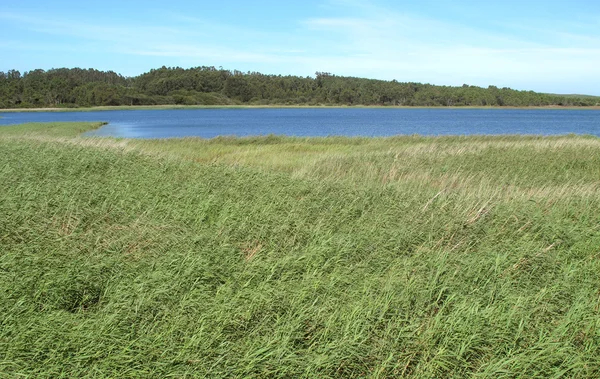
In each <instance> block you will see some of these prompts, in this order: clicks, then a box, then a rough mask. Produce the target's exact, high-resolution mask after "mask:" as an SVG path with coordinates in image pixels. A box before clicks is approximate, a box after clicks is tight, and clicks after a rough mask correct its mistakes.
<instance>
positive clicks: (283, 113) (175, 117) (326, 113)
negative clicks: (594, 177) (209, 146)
mask: <svg viewBox="0 0 600 379" xmlns="http://www.w3.org/2000/svg"><path fill="white" fill-rule="evenodd" d="M51 121H106V122H108V123H109V124H108V125H106V126H104V127H102V128H100V129H98V130H96V131H93V132H90V133H88V134H87V135H94V136H113V137H127V138H168V137H188V136H199V137H204V138H211V137H215V136H230V135H236V136H249V135H266V134H276V135H290V136H330V135H342V136H391V135H399V134H422V135H468V134H542V135H560V134H567V133H575V134H591V135H596V136H600V111H597V110H562V109H561V110H554V109H553V110H546V109H542V110H539V109H537V110H536V109H531V110H529V109H418V108H415V109H412V108H409V109H397V108H396V109H394V108H389V109H386V108H383V109H381V108H371V109H368V108H367V109H365V108H343V109H340V108H301V109H294V108H281V109H278V108H268V109H260V108H257V109H177V110H117V111H95V112H23V113H8V112H7V113H0V125H10V124H19V123H25V122H51Z"/></svg>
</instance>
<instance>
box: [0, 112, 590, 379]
mask: <svg viewBox="0 0 600 379" xmlns="http://www.w3.org/2000/svg"><path fill="white" fill-rule="evenodd" d="M98 126H99V125H98V124H93V123H69V124H64V123H62V124H61V123H55V124H28V125H20V126H10V127H8V126H7V127H1V128H0V151H1V153H0V246H1V247H2V252H1V254H0V293H1V294H2V295H1V296H0V320H1V321H2V327H1V328H0V372H3V373H4V375H6V376H7V377H16V376H35V377H85V376H89V377H102V376H107V377H108V376H113V377H114V376H120V377H123V376H125V377H127V376H129V377H166V376H178V377H184V376H186V375H187V376H203V375H205V376H212V377H224V376H233V377H246V376H254V377H380V378H382V377H400V376H405V377H416V378H417V377H419V378H420V377H457V378H458V377H460V378H463V377H471V376H472V377H489V378H498V377H511V378H512V377H545V378H546V377H560V376H565V375H566V376H571V377H598V376H600V369H599V367H600V317H599V316H600V314H599V312H600V311H599V307H600V296H599V292H598V283H600V182H599V181H598V178H600V140H599V139H598V138H595V137H585V136H562V137H536V136H503V137H481V136H480V137H419V136H406V137H392V138H372V139H369V138H342V137H335V138H290V137H277V136H267V137H255V138H215V139H210V140H204V139H199V138H187V139H170V140H128V139H114V138H84V137H81V136H80V134H81V133H82V132H84V131H86V130H89V129H92V128H95V127H98Z"/></svg>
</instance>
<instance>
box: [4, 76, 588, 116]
mask: <svg viewBox="0 0 600 379" xmlns="http://www.w3.org/2000/svg"><path fill="white" fill-rule="evenodd" d="M171 104H172V105H244V104H247V105H312V106H318V105H349V106H352V105H357V106H358V105H364V106H500V107H502V106H517V107H521V106H595V105H600V97H593V96H583V95H582V96H579V95H575V96H574V95H554V94H545V93H537V92H533V91H518V90H513V89H510V88H498V87H495V86H489V87H487V88H482V87H477V86H471V85H467V84H464V85H462V86H458V87H453V86H438V85H431V84H422V83H412V82H399V81H396V80H392V81H385V80H375V79H365V78H356V77H344V76H337V75H334V74H331V73H327V72H316V73H315V76H314V77H300V76H292V75H287V76H282V75H266V74H262V73H259V72H241V71H238V70H233V71H230V70H226V69H223V68H215V67H206V66H202V67H194V68H189V69H184V68H180V67H164V66H163V67H161V68H159V69H153V70H150V71H149V72H146V73H144V74H141V75H139V76H136V77H125V76H123V75H120V74H117V73H115V72H113V71H99V70H95V69H81V68H72V69H69V68H58V69H51V70H47V71H45V70H41V69H38V70H33V71H28V72H24V73H21V72H19V71H17V70H9V71H8V72H1V71H0V108H32V107H36V108H38V107H41V108H43V107H59V108H62V107H64V108H71V107H72V108H76V107H92V106H120V105H127V106H131V105H137V106H139V105H171Z"/></svg>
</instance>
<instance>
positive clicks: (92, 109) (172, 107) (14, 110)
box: [0, 105, 600, 113]
mask: <svg viewBox="0 0 600 379" xmlns="http://www.w3.org/2000/svg"><path fill="white" fill-rule="evenodd" d="M178 109H181V110H186V109H188V110H191V109H453V110H460V109H489V110H502V109H518V110H590V111H594V110H596V111H597V110H600V106H581V107H575V106H558V105H549V106H530V107H514V106H506V107H498V106H446V107H444V106H393V105H389V106H386V105H134V106H129V105H116V106H99V107H81V108H5V109H0V113H21V112H97V111H119V110H126V111H127V110H131V111H133V110H178Z"/></svg>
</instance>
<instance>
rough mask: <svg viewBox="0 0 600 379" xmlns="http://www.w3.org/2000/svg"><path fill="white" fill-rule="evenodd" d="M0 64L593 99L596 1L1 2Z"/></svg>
mask: <svg viewBox="0 0 600 379" xmlns="http://www.w3.org/2000/svg"><path fill="white" fill-rule="evenodd" d="M0 35H1V36H2V38H0V70H1V71H7V70H9V69H18V70H20V71H28V70H32V69H36V68H43V69H50V68H53V67H54V68H56V67H82V68H97V69H101V70H113V71H116V72H119V73H122V74H124V75H137V74H140V73H142V72H145V71H148V70H149V69H151V68H158V67H160V66H163V65H165V66H181V67H193V66H216V67H219V66H222V67H224V68H227V69H238V70H241V71H260V72H263V73H268V74H294V75H301V76H312V75H313V74H314V73H315V71H327V72H331V73H334V74H338V75H348V76H359V77H369V78H378V79H386V80H391V79H396V80H398V81H415V82H426V83H432V84H443V85H462V84H463V83H468V84H472V85H479V86H488V85H496V86H498V87H505V86H506V87H512V88H516V89H531V90H536V91H542V92H555V93H585V94H595V95H600V1H597V0H594V1H592V0H588V1H584V0H579V1H578V0H571V1H568V2H567V1H564V0H563V1H553V0H548V1H535V0H532V1H528V0H521V1H514V0H504V1H485V0H480V1H442V0H437V1H434V0H421V1H416V0H413V1H391V0H375V1H367V0H365V1H355V0H304V1H281V0H280V1H271V0H269V1H260V0H257V1H247V0H246V1H238V0H232V1H228V0H222V1H181V0H170V1H153V0H146V1H138V0H131V1H128V0H121V1H114V0H104V1H102V2H86V1H81V0H78V1H60V0H56V1H52V2H50V1H47V0H43V1H42V0H36V1H27V0H21V1H12V2H9V1H3V2H2V4H1V5H0Z"/></svg>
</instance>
